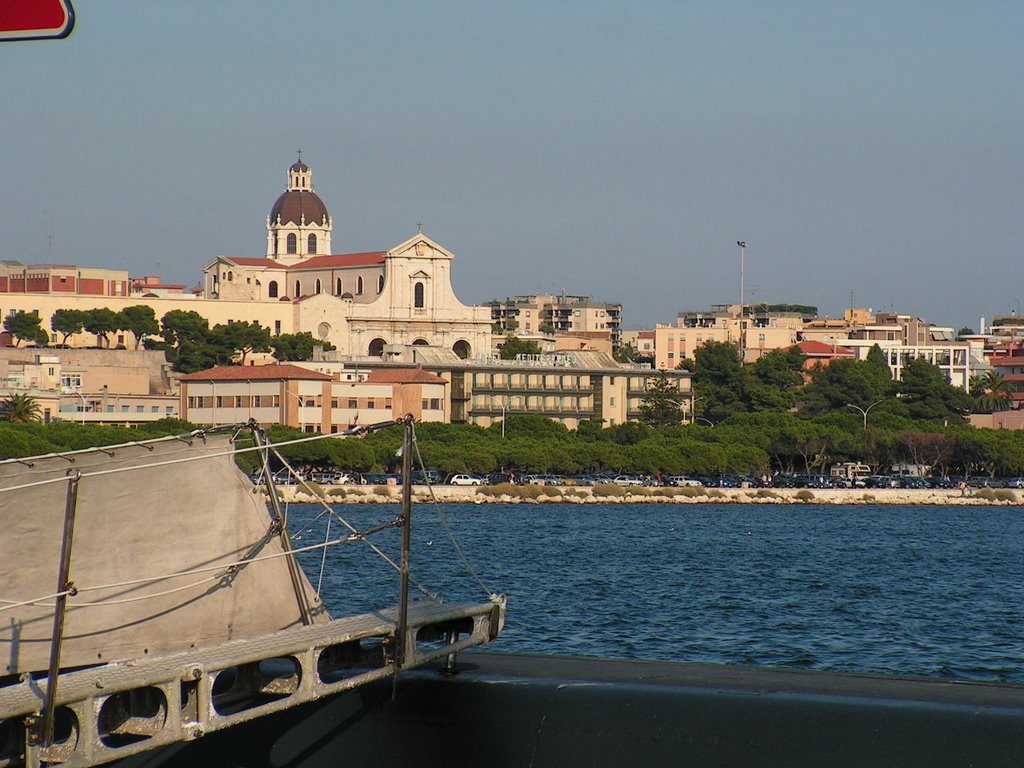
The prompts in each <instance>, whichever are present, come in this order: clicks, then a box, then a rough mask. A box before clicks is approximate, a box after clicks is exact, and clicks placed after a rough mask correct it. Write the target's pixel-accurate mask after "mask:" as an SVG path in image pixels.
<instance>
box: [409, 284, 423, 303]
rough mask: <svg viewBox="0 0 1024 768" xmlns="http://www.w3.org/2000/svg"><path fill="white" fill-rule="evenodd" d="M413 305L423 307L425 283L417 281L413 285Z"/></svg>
mask: <svg viewBox="0 0 1024 768" xmlns="http://www.w3.org/2000/svg"><path fill="white" fill-rule="evenodd" d="M412 293H413V302H412V303H413V306H414V307H416V309H423V283H416V285H415V286H413V291H412Z"/></svg>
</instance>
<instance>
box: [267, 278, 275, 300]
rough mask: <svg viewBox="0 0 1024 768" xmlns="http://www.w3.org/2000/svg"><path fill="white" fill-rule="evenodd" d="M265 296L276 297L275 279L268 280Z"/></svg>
mask: <svg viewBox="0 0 1024 768" xmlns="http://www.w3.org/2000/svg"><path fill="white" fill-rule="evenodd" d="M267 296H269V297H270V298H272V299H276V298H277V280H271V281H270V285H268V286H267Z"/></svg>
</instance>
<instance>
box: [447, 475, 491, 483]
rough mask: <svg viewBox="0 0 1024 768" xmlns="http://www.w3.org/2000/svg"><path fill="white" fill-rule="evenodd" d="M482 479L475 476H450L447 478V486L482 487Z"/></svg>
mask: <svg viewBox="0 0 1024 768" xmlns="http://www.w3.org/2000/svg"><path fill="white" fill-rule="evenodd" d="M483 484H484V479H483V478H482V477H477V476H476V475H452V476H451V477H450V478H448V485H483Z"/></svg>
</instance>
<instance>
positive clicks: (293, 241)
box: [288, 232, 299, 253]
mask: <svg viewBox="0 0 1024 768" xmlns="http://www.w3.org/2000/svg"><path fill="white" fill-rule="evenodd" d="M298 250H299V239H298V238H297V237H296V236H295V233H294V232H290V233H289V234H288V253H297V252H298Z"/></svg>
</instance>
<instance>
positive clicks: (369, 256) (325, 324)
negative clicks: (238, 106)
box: [203, 160, 491, 357]
mask: <svg viewBox="0 0 1024 768" xmlns="http://www.w3.org/2000/svg"><path fill="white" fill-rule="evenodd" d="M332 234H333V219H332V218H331V215H330V213H329V211H328V210H327V206H326V205H325V204H324V203H323V201H322V200H321V199H320V197H319V196H318V195H317V194H316V192H315V190H314V189H313V174H312V171H311V170H310V168H309V166H307V165H306V164H305V163H303V162H302V161H301V160H299V161H298V162H296V163H295V164H293V165H292V166H291V167H290V168H289V169H288V186H287V188H286V189H285V191H284V192H283V193H282V194H281V196H280V197H278V198H277V200H276V201H275V202H274V205H273V207H272V208H271V211H270V216H268V217H267V255H266V257H264V258H239V257H228V256H218V257H217V258H215V259H213V260H212V261H210V262H209V263H208V264H206V265H205V266H204V268H203V284H204V288H205V292H206V295H207V296H208V297H209V298H211V299H218V300H220V299H224V300H228V301H248V302H282V301H287V302H291V304H292V306H293V308H294V317H295V321H294V327H295V328H297V329H299V330H302V331H309V332H310V333H312V334H313V335H314V336H315V337H316V338H318V339H321V340H323V341H328V342H330V343H331V344H333V345H334V346H335V347H337V348H338V351H339V352H340V353H342V354H344V355H347V356H353V357H359V356H366V355H369V356H375V357H379V356H381V355H382V354H383V352H384V349H385V348H386V347H388V346H392V345H429V346H440V347H446V348H448V349H451V350H453V351H454V352H455V353H456V354H458V355H459V356H460V357H466V356H469V355H473V354H478V353H489V352H490V349H491V319H490V310H489V309H488V308H486V307H473V306H467V305H465V304H463V303H462V302H461V301H459V299H458V297H457V296H456V295H455V291H454V290H453V288H452V284H451V263H452V260H453V259H454V258H455V257H454V255H453V254H452V253H451V251H448V250H447V249H445V248H443V247H442V246H441V245H439V244H438V243H436V242H434V241H433V240H431V239H430V238H429V237H427V236H426V235H424V234H423V233H422V232H419V233H417V234H416V235H415V236H413V237H411V238H409V239H408V240H406V241H405V242H404V243H401V244H399V245H397V246H395V247H394V248H391V249H390V250H387V251H370V252H363V253H343V254H332V253H330V247H331V236H332Z"/></svg>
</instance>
